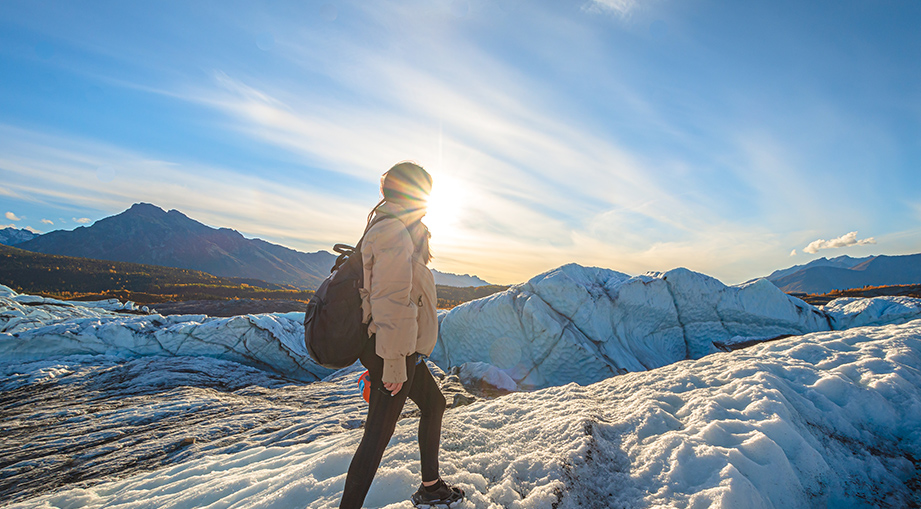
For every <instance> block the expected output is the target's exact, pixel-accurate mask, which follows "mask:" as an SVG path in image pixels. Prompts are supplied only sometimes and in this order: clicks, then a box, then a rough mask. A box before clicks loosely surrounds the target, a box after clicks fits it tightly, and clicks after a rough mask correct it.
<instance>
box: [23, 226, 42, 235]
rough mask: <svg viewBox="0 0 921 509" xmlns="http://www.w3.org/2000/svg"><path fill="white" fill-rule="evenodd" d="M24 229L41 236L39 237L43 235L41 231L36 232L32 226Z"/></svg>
mask: <svg viewBox="0 0 921 509" xmlns="http://www.w3.org/2000/svg"><path fill="white" fill-rule="evenodd" d="M23 229H24V230H29V231H30V232H32V233H36V234H39V235H41V233H42V232H41V230H36V229H35V228H32V227H31V226H26V227H25V228H23Z"/></svg>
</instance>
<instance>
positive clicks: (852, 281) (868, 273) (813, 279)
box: [767, 253, 921, 294]
mask: <svg viewBox="0 0 921 509" xmlns="http://www.w3.org/2000/svg"><path fill="white" fill-rule="evenodd" d="M767 279H768V281H770V282H772V283H774V284H775V285H776V286H777V287H778V288H780V289H781V290H783V291H785V292H800V293H811V294H823V293H828V292H830V291H832V290H846V289H848V288H861V287H864V286H885V285H910V284H919V283H921V253H919V254H912V255H901V256H887V255H879V256H868V257H865V258H852V257H850V256H846V255H845V256H838V257H836V258H831V259H827V258H819V259H818V260H813V261H811V262H809V263H807V264H805V265H796V266H793V267H790V268H787V269H783V270H777V271H774V272H773V273H772V274H771V275H770V276H768V277H767Z"/></svg>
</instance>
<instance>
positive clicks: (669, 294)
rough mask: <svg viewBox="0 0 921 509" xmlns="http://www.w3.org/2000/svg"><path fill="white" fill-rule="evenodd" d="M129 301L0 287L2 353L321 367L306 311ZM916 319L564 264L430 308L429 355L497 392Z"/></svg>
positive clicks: (880, 308) (764, 284) (763, 285)
mask: <svg viewBox="0 0 921 509" xmlns="http://www.w3.org/2000/svg"><path fill="white" fill-rule="evenodd" d="M129 304H130V303H129ZM129 304H124V305H122V304H119V303H117V302H116V303H113V302H111V301H101V302H95V303H82V302H63V301H59V300H55V299H44V298H42V297H35V296H30V295H18V294H16V292H13V291H12V290H10V289H9V288H7V287H0V356H2V358H6V359H11V360H22V361H25V360H39V359H44V358H49V357H54V356H60V355H74V354H107V355H118V356H122V357H125V358H131V357H138V356H150V355H166V356H202V357H210V358H215V359H225V360H232V361H235V362H239V363H242V364H244V365H247V366H253V367H256V368H260V369H265V370H268V371H270V372H273V373H277V374H280V375H283V376H286V377H289V378H293V379H297V380H302V381H313V380H317V379H320V378H323V377H325V376H328V375H329V374H330V373H331V372H332V371H330V370H328V369H325V368H322V367H320V366H318V365H316V364H315V363H314V362H313V361H312V360H311V359H310V357H309V355H308V354H307V351H306V348H305V347H304V341H303V330H304V329H303V325H302V322H303V313H276V314H264V315H243V316H236V317H229V318H215V317H207V316H204V315H171V316H166V317H164V316H159V315H126V314H124V313H121V312H117V311H119V310H122V311H123V310H125V309H128V308H131V309H134V308H132V306H133V304H130V306H129ZM120 306H121V307H120ZM918 316H921V300H919V299H910V298H906V297H878V298H875V299H861V300H853V299H850V300H840V302H839V301H833V302H832V303H830V304H829V305H828V306H826V308H825V310H824V311H823V310H820V309H816V308H814V307H812V306H810V305H808V304H806V303H804V302H803V301H801V300H799V299H796V298H793V297H790V296H788V295H786V294H784V293H782V292H781V291H780V290H778V289H777V287H775V286H774V285H773V284H771V283H770V282H768V281H766V280H758V281H755V282H752V283H749V284H746V285H742V286H733V287H729V286H725V285H723V284H722V283H720V282H719V281H718V280H716V279H713V278H711V277H709V276H706V275H703V274H699V273H696V272H692V271H689V270H687V269H675V270H672V271H669V272H666V273H657V274H647V275H643V276H636V277H630V276H627V275H626V274H622V273H619V272H615V271H612V270H607V269H599V268H591V267H581V266H579V265H573V264H571V265H565V266H563V267H560V268H558V269H556V270H552V271H550V272H547V273H545V274H541V275H539V276H536V277H534V278H533V279H531V280H530V281H528V282H527V283H524V284H521V285H518V286H516V287H513V288H511V289H510V290H508V291H506V292H503V293H499V294H495V295H493V296H490V297H487V298H485V299H480V300H477V301H473V302H469V303H467V304H464V305H461V306H458V307H456V308H454V309H453V310H451V311H449V312H440V313H439V320H440V329H441V337H440V340H439V342H438V345H437V346H436V348H435V351H434V352H433V354H432V360H433V361H434V362H436V363H437V364H438V365H439V366H440V367H441V368H442V369H444V370H447V369H450V368H451V367H455V366H458V367H459V366H462V365H464V364H469V366H470V367H469V369H468V370H467V379H465V383H467V384H468V385H470V384H473V383H474V382H472V381H471V380H470V379H469V378H470V377H471V376H481V377H487V378H488V379H489V380H485V382H486V385H492V386H495V387H501V390H508V388H509V387H511V384H509V383H508V382H509V381H512V382H513V383H514V385H515V386H516V387H517V388H521V389H533V388H542V387H547V386H552V385H561V384H565V383H569V382H577V383H580V384H589V383H593V382H597V381H599V380H603V379H605V378H608V377H610V376H612V375H616V374H623V373H626V372H631V371H643V370H647V369H653V368H657V367H661V366H665V365H667V364H671V363H673V362H677V361H680V360H685V359H689V358H690V359H696V358H700V357H702V356H704V355H707V354H710V353H712V352H715V351H717V348H716V347H715V346H714V345H715V344H719V345H729V344H738V343H747V342H752V341H761V340H766V339H771V338H776V337H778V336H785V335H799V334H803V333H807V332H811V331H821V330H828V329H830V328H832V326H833V327H834V328H835V329H844V328H848V327H851V326H855V325H865V324H885V323H902V322H905V321H907V320H910V319H913V318H915V317H918ZM477 363H482V364H483V365H479V364H477ZM491 366H494V367H495V368H497V369H491Z"/></svg>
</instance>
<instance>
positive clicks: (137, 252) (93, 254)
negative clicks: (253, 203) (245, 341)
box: [0, 203, 489, 290]
mask: <svg viewBox="0 0 921 509" xmlns="http://www.w3.org/2000/svg"><path fill="white" fill-rule="evenodd" d="M0 244H6V245H11V246H15V247H17V248H19V249H24V250H27V251H32V252H37V253H45V254H54V255H63V256H72V257H81V258H92V259H97V260H108V261H117V262H131V263H142V264H148V265H159V266H165V267H176V268H182V269H192V270H198V271H202V272H207V273H208V274H212V275H215V276H220V277H235V278H248V279H258V280H263V281H266V282H269V283H275V284H282V285H291V286H294V287H297V288H300V289H304V290H312V289H315V288H317V287H318V286H319V285H320V283H321V282H322V281H323V279H325V278H326V276H327V275H329V271H330V268H332V266H333V264H334V263H335V261H336V256H335V255H334V254H332V253H329V252H326V251H318V252H315V253H303V252H300V251H295V250H294V249H289V248H287V247H284V246H280V245H277V244H272V243H269V242H266V241H264V240H261V239H248V238H245V237H243V235H242V234H240V232H238V231H236V230H231V229H229V228H212V227H210V226H207V225H205V224H202V223H200V222H198V221H195V220H194V219H191V218H189V217H188V216H186V215H185V214H183V213H182V212H179V211H178V210H170V211H168V212H167V211H165V210H163V209H161V208H159V207H157V206H155V205H151V204H149V203H136V204H134V205H132V206H131V208H129V209H128V210H126V211H124V212H122V213H120V214H117V215H114V216H111V217H107V218H105V219H101V220H99V221H96V222H95V223H94V224H93V225H91V226H81V227H78V228H76V229H74V230H70V231H68V230H56V231H52V232H49V233H46V234H44V235H36V234H34V233H32V232H30V231H28V230H18V229H15V228H5V229H3V230H0ZM433 273H434V274H435V282H436V284H441V285H447V286H462V287H469V286H484V285H488V284H489V283H487V282H485V281H483V280H482V279H480V278H478V277H476V276H469V275H466V274H465V275H457V274H448V273H442V272H438V271H433Z"/></svg>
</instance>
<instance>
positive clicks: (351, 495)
mask: <svg viewBox="0 0 921 509" xmlns="http://www.w3.org/2000/svg"><path fill="white" fill-rule="evenodd" d="M431 190H432V177H431V176H430V175H429V174H428V172H426V171H425V170H424V169H422V167H421V166H419V165H417V164H415V163H411V162H402V163H399V164H397V165H396V166H394V167H393V168H391V169H390V170H389V171H387V173H384V175H383V177H381V193H382V194H383V195H384V199H383V200H381V202H380V203H379V204H378V205H377V207H375V208H374V210H373V211H372V212H371V215H370V216H369V217H368V224H369V225H370V227H369V228H368V230H367V232H366V233H365V236H364V239H363V240H362V243H361V255H362V262H363V266H364V288H362V289H361V294H362V307H363V309H364V317H365V321H366V322H367V323H368V334H369V335H370V340H369V341H368V344H367V346H366V347H365V349H364V351H363V352H362V353H361V355H360V357H359V359H360V360H361V363H362V364H363V365H364V366H365V368H367V369H368V374H369V375H370V380H371V384H372V387H371V395H370V398H369V402H368V418H367V421H366V422H365V432H364V436H363V437H362V439H361V444H359V446H358V450H357V451H356V452H355V456H354V457H353V458H352V463H351V465H350V466H349V473H348V476H347V477H346V479H345V490H344V492H343V494H342V500H341V501H340V503H339V507H340V509H344V508H359V507H361V505H362V504H363V503H364V500H365V496H366V495H367V494H368V489H369V488H370V487H371V481H372V480H373V479H374V474H375V473H376V472H377V468H378V466H380V463H381V458H382V457H383V455H384V448H386V447H387V443H388V442H389V441H390V437H391V436H392V435H393V431H394V429H395V428H396V424H397V420H398V419H399V417H400V413H401V412H402V410H403V405H404V403H405V402H406V398H409V399H411V400H413V401H414V402H415V403H416V405H417V406H418V407H419V410H421V411H422V415H421V417H420V418H419V455H420V459H421V463H422V485H421V486H419V489H418V490H417V491H416V493H415V494H413V496H412V500H413V503H414V504H416V505H419V504H428V505H432V504H450V503H452V502H455V501H457V500H460V499H462V498H463V497H464V492H463V490H461V489H460V488H456V487H453V486H450V485H448V484H446V483H445V482H444V481H443V480H441V478H440V477H439V475H438V449H439V443H440V441H441V419H442V415H443V414H444V411H445V398H444V396H443V395H442V394H441V391H440V390H439V389H438V384H437V383H435V379H434V378H433V377H432V374H431V372H429V370H428V366H427V365H426V364H425V362H424V361H423V360H422V357H421V356H420V354H422V355H429V354H431V353H432V349H433V348H434V347H435V341H436V340H437V339H438V319H437V317H436V312H435V304H436V302H437V301H436V298H435V279H434V277H433V276H432V272H431V271H430V270H429V269H428V267H426V264H428V262H429V260H430V259H431V253H430V252H429V237H430V236H431V234H430V233H429V231H428V228H427V227H426V226H425V225H424V224H422V217H423V216H424V215H425V213H426V205H427V204H426V200H427V199H428V197H429V194H430V193H431ZM372 216H374V217H375V219H373V220H372Z"/></svg>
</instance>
